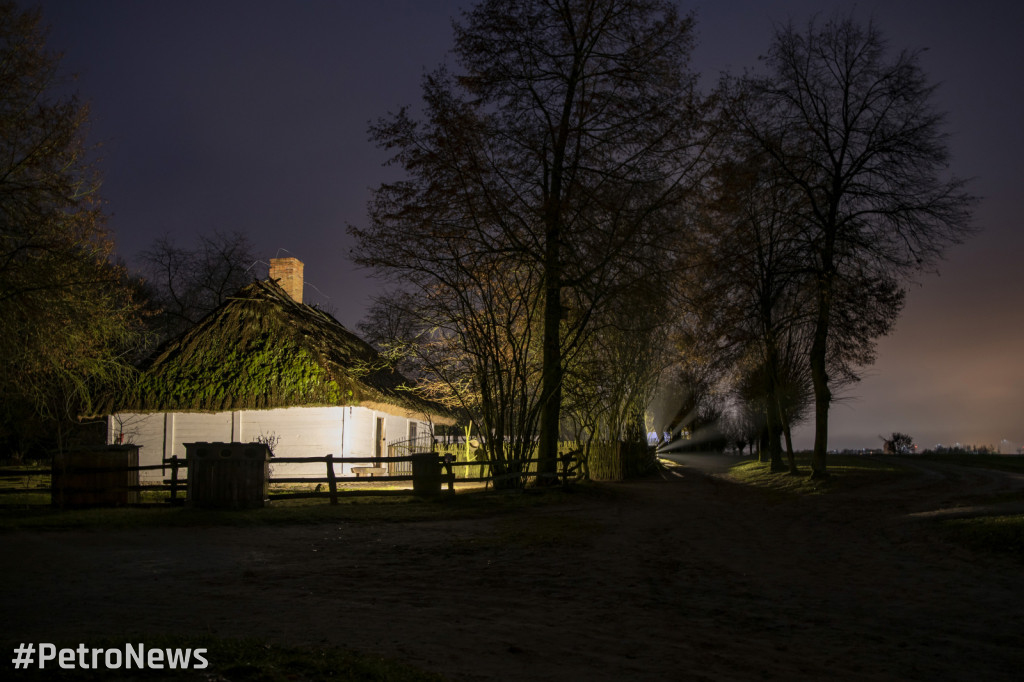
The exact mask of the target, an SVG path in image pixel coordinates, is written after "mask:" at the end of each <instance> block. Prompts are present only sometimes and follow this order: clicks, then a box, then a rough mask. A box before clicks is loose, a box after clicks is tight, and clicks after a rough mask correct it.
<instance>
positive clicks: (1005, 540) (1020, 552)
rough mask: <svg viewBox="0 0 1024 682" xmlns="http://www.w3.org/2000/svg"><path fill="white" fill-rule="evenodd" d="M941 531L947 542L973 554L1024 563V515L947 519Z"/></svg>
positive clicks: (942, 523)
mask: <svg viewBox="0 0 1024 682" xmlns="http://www.w3.org/2000/svg"><path fill="white" fill-rule="evenodd" d="M941 527H942V530H943V532H944V533H945V535H946V537H948V538H949V539H950V540H952V541H953V542H956V543H959V544H961V545H964V546H966V547H969V548H971V549H973V550H977V551H982V552H990V553H996V554H1009V555H1012V556H1015V557H1016V558H1018V559H1024V515H1021V514H1017V515H1014V516H980V517H977V518H970V519H949V520H946V521H942V522H941Z"/></svg>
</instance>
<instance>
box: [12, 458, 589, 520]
mask: <svg viewBox="0 0 1024 682" xmlns="http://www.w3.org/2000/svg"><path fill="white" fill-rule="evenodd" d="M429 455H434V456H433V457H429ZM418 457H420V458H423V457H425V458H426V459H425V460H424V459H421V460H420V461H421V462H424V461H425V462H427V464H428V465H429V466H430V467H431V469H433V470H434V471H433V473H434V475H433V476H431V478H432V481H431V482H430V484H431V485H432V484H434V483H436V485H437V488H436V490H437V492H440V491H441V486H442V484H447V489H448V490H449V491H453V490H454V484H455V482H456V475H455V471H456V470H457V469H459V468H462V467H479V466H480V465H481V463H480V462H476V461H468V462H459V461H456V458H455V457H454V456H453V455H452V454H450V453H448V454H439V453H436V452H433V453H416V454H412V455H405V456H400V457H345V458H341V457H335V456H334V455H333V454H329V455H325V456H323V457H273V458H272V459H271V460H270V464H272V465H276V464H315V463H323V464H324V468H325V475H324V476H322V477H301V476H273V475H271V476H270V477H269V481H268V483H269V485H274V484H295V483H305V484H308V485H311V486H316V489H315V490H309V491H295V492H283V493H282V492H273V493H271V494H270V496H269V497H270V499H271V500H281V499H296V498H315V497H327V498H330V501H331V504H338V499H339V497H341V496H358V495H375V496H376V495H409V494H410V492H412V493H413V494H416V488H417V486H416V485H415V484H416V481H417V476H416V474H415V473H413V474H404V473H403V474H397V475H374V476H372V477H371V478H369V479H368V478H365V477H360V476H339V475H338V474H337V473H336V472H335V466H336V465H339V464H349V465H352V464H367V465H371V466H374V467H378V466H380V465H382V464H385V465H390V464H392V463H403V464H402V465H401V466H402V468H403V469H405V464H408V463H412V464H413V470H414V471H415V466H416V459H417V458H418ZM540 463H541V460H539V459H529V460H523V461H520V462H518V463H516V464H517V465H518V466H521V467H522V469H523V470H522V471H507V472H505V473H501V474H493V473H492V474H490V475H487V476H466V477H464V478H463V477H460V478H458V479H457V480H458V482H459V483H484V484H485V485H487V486H489V485H492V484H494V483H495V482H501V481H505V480H509V479H513V478H554V479H556V481H557V482H558V483H560V484H561V485H568V484H569V483H571V482H572V481H574V480H576V479H577V478H578V477H579V474H580V466H579V452H578V451H572V452H569V453H566V454H564V455H562V456H560V457H559V458H558V459H557V464H556V470H555V471H554V472H550V473H538V472H537V471H536V470H531V468H532V467H531V465H534V464H540ZM490 466H491V467H492V468H493V467H494V465H493V464H491V465H490ZM389 468H390V467H389ZM167 469H170V472H169V476H168V477H167V478H165V479H163V482H162V483H156V484H152V483H150V484H139V483H127V484H118V485H117V486H116V489H117V490H118V491H122V492H129V493H136V497H135V499H136V500H137V499H138V498H137V494H138V493H141V492H167V493H169V494H168V497H167V498H166V500H165V501H166V502H167V503H170V504H172V505H176V504H182V503H184V502H185V499H186V498H185V496H186V495H187V491H188V478H187V472H188V460H187V458H184V457H182V458H179V457H178V456H173V457H171V458H170V459H169V460H167V461H166V462H165V463H163V464H149V465H141V466H138V465H137V466H100V467H93V466H87V467H86V466H69V465H66V464H63V465H61V466H59V471H58V467H57V466H56V465H55V466H53V467H51V468H50V469H49V470H24V469H0V480H4V481H6V480H10V479H25V480H28V479H30V478H39V477H44V476H46V477H49V479H50V485H48V486H35V487H28V486H27V483H26V484H25V485H26V487H8V486H6V485H4V486H0V496H2V495H12V494H21V495H25V494H38V495H42V494H47V493H48V494H49V496H50V499H51V503H53V504H54V505H55V506H63V504H62V503H59V502H58V500H60V501H61V502H62V501H63V500H65V499H67V498H68V496H69V495H71V496H73V494H75V493H97V492H103V491H105V490H107V489H106V488H104V487H94V486H83V485H82V484H81V482H82V481H83V480H87V479H83V477H102V476H103V475H106V474H125V473H127V474H132V473H135V474H137V473H138V472H141V471H156V470H163V471H166V470H167ZM183 470H184V472H185V475H183V474H182V471H183ZM76 475H77V478H75V476H76ZM57 480H60V481H62V483H61V484H60V485H54V483H53V482H54V481H57ZM72 480H73V481H75V483H74V484H73V485H68V484H67V482H68V481H72ZM94 480H95V479H94ZM410 481H411V482H413V484H414V485H413V490H412V491H410V490H409V489H408V488H403V489H397V490H395V489H392V490H387V489H380V488H371V487H369V485H366V486H361V487H357V488H346V489H345V490H344V491H341V490H339V486H340V485H344V484H348V483H364V484H377V483H392V482H410ZM324 484H326V489H325V490H321V489H320V488H321V486H323V485H324ZM0 501H2V497H0ZM136 503H137V502H136Z"/></svg>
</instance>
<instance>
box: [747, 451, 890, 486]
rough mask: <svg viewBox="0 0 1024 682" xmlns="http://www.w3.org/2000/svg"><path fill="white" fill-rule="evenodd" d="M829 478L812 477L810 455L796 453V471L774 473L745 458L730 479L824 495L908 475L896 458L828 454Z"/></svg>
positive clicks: (764, 463)
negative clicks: (793, 472)
mask: <svg viewBox="0 0 1024 682" xmlns="http://www.w3.org/2000/svg"><path fill="white" fill-rule="evenodd" d="M826 463H827V467H828V472H829V474H830V476H829V478H826V479H812V478H811V476H810V473H811V455H810V454H809V453H803V454H797V455H796V464H797V468H798V469H799V470H800V472H799V473H797V474H790V473H789V472H788V471H784V472H772V471H771V465H770V464H769V463H768V462H758V461H756V460H755V461H746V462H742V463H739V464H736V465H735V466H733V467H732V468H730V469H729V478H731V479H732V480H734V481H736V482H737V483H742V484H743V485H749V486H754V487H758V488H765V489H769V490H773V491H776V492H779V493H783V494H787V495H821V494H825V493H830V492H838V491H844V490H852V489H854V488H858V487H860V486H863V485H868V484H870V483H875V482H878V481H883V480H886V479H888V478H892V477H894V476H901V475H905V474H906V470H905V469H903V467H901V466H900V465H899V463H898V462H895V461H893V460H886V459H883V458H876V457H865V456H861V455H829V456H828V459H827V460H826Z"/></svg>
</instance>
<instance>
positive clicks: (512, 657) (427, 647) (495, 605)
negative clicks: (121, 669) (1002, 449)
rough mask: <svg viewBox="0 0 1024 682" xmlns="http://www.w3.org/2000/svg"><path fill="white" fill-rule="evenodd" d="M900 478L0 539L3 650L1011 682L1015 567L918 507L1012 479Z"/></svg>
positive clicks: (1019, 578)
mask: <svg viewBox="0 0 1024 682" xmlns="http://www.w3.org/2000/svg"><path fill="white" fill-rule="evenodd" d="M920 466H921V469H920V470H919V471H918V472H917V473H916V474H915V475H912V476H906V477H902V478H901V479H899V480H897V481H895V482H892V483H887V484H884V485H879V486H875V487H872V488H868V489H863V490H860V491H858V492H857V493H856V494H851V495H834V496H824V497H815V498H803V499H789V498H784V499H783V498H779V497H778V496H775V495H770V494H766V493H764V492H763V491H758V490H753V489H749V488H744V487H742V486H738V485H735V484H732V483H730V482H728V481H726V480H725V479H723V478H721V477H719V476H716V475H713V474H709V473H704V472H701V471H698V470H697V469H696V468H694V467H693V466H690V467H678V468H674V469H671V470H670V471H667V472H665V473H664V474H663V475H661V476H659V477H656V478H651V479H647V480H642V481H637V482H631V483H627V484H621V485H618V486H615V487H614V490H615V493H614V494H613V495H611V496H610V498H609V499H605V500H602V499H595V498H594V497H593V496H580V498H579V500H578V502H575V503H570V504H568V505H559V506H541V507H536V508H531V509H527V510H523V511H520V512H517V513H516V514H515V515H513V516H500V517H494V518H486V519H472V520H458V521H444V522H419V523H389V524H369V525H368V524H355V523H346V522H338V523H335V524H329V525H322V526H300V527H261V528H203V529H178V528H171V529H158V530H147V531H136V530H132V531H75V532H65V531H59V532H38V533H36V532H33V533H28V532H16V533H7V534H4V535H2V536H0V542H2V543H3V547H4V552H3V558H2V560H0V564H2V567H0V577H2V580H3V585H4V587H3V591H2V595H0V612H2V613H3V614H4V625H3V629H4V635H5V636H4V637H3V641H10V640H12V639H17V640H25V641H32V640H34V641H49V640H53V639H56V638H65V639H66V638H75V637H78V638H81V639H83V641H88V637H97V636H101V635H103V636H111V637H118V636H122V635H125V634H127V633H143V634H146V633H162V632H168V633H175V634H181V633H187V632H189V631H192V632H196V633H211V634H215V635H217V636H220V637H231V636H242V635H244V636H256V637H261V638H264V639H266V640H268V641H274V642H282V643H311V644H337V645H340V646H345V647H350V648H355V649H360V650H364V651H375V652H381V653H383V654H385V655H387V656H390V657H393V658H396V659H400V660H405V661H407V662H409V663H412V664H415V665H417V666H420V667H422V668H424V669H427V670H432V671H437V672H440V673H442V674H445V675H447V676H449V677H451V678H452V679H456V680H572V681H575V680H716V681H721V680H743V681H747V680H752V679H779V680H928V681H929V682H934V681H937V680H971V681H972V682H974V681H987V680H1019V679H1021V676H1022V675H1024V598H1022V597H1024V567H1022V565H1021V564H1020V563H1015V562H1013V561H1010V560H1008V559H1007V560H1003V559H1000V558H998V557H991V556H977V555H975V554H973V553H971V552H968V551H967V550H964V549H960V548H958V547H956V546H953V545H950V544H947V543H946V542H944V541H943V540H942V537H941V535H940V534H938V533H936V532H935V525H934V524H935V521H934V519H932V518H931V516H934V515H936V514H941V513H944V512H943V511H942V510H949V509H952V508H956V509H959V510H960V511H961V512H962V511H963V508H962V507H954V506H953V505H956V504H958V503H959V502H960V501H963V500H965V499H967V500H968V501H970V498H971V496H973V495H975V494H984V495H990V494H993V493H994V492H1001V491H1011V490H1020V489H1021V488H1022V487H1024V480H1022V479H1021V477H1019V476H1016V477H1015V476H1011V475H1004V474H999V473H993V472H983V473H978V472H977V471H974V470H963V469H960V468H959V467H954V468H948V467H943V466H939V465H934V466H933V465H925V464H921V465H920ZM215 653H216V652H211V657H213V656H215Z"/></svg>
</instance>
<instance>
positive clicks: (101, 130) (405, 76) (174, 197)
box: [23, 0, 1024, 451]
mask: <svg viewBox="0 0 1024 682" xmlns="http://www.w3.org/2000/svg"><path fill="white" fill-rule="evenodd" d="M23 4H24V5H26V6H29V5H31V4H33V3H31V2H29V1H28V0H24V2H23ZM41 5H42V8H43V13H44V23H46V24H48V25H49V26H50V27H51V31H50V36H49V46H50V47H51V48H52V49H57V50H60V51H63V52H64V55H65V57H64V61H63V68H64V70H65V71H66V72H68V73H74V74H77V75H78V81H77V90H78V92H79V93H80V95H81V96H82V97H83V98H84V99H85V100H87V101H88V102H89V103H90V104H91V108H92V109H91V110H92V114H91V119H92V133H91V141H92V142H95V143H101V144H102V145H103V148H102V171H103V174H104V178H105V181H104V185H103V188H102V196H103V197H104V199H105V200H106V201H107V202H108V210H109V212H110V214H111V220H110V226H111V227H112V228H113V231H114V233H115V236H116V242H117V251H118V254H119V255H121V256H122V257H124V258H125V259H126V260H127V261H128V262H129V264H131V263H132V262H133V260H134V259H135V258H136V257H137V255H138V254H139V252H140V251H142V250H144V249H145V248H147V247H148V246H149V245H150V244H151V243H152V241H153V239H154V238H155V237H157V236H160V235H163V234H170V235H172V236H173V237H174V238H175V240H176V241H177V242H178V244H179V245H181V246H193V245H195V244H196V241H197V235H200V234H206V233H210V232H212V231H213V230H218V229H219V230H223V231H233V230H239V231H243V232H245V233H246V234H248V236H249V238H250V239H251V241H252V243H253V245H254V246H255V248H256V250H257V251H258V253H260V254H261V257H262V259H263V260H267V259H269V258H271V257H273V256H275V255H291V256H295V257H297V258H299V259H301V260H302V261H304V262H305V264H306V270H305V273H306V281H307V283H309V284H310V285H311V286H310V287H307V289H306V299H307V302H317V303H321V304H323V305H325V306H326V307H328V309H330V310H332V311H334V312H335V314H336V315H337V317H338V318H339V320H341V322H342V323H343V324H345V325H347V326H349V327H354V326H355V325H356V323H357V322H358V321H359V320H360V319H361V318H362V316H363V313H364V311H365V309H366V307H367V306H368V305H369V303H370V299H371V296H372V295H373V294H374V292H375V291H377V290H378V289H379V286H380V285H379V283H377V282H376V281H374V280H372V279H370V278H369V275H368V273H367V272H366V271H361V270H359V269H357V268H355V266H353V265H352V263H351V262H350V260H349V250H350V248H351V243H350V241H349V239H348V237H347V235H346V234H345V227H346V225H348V224H356V225H362V224H364V223H365V220H366V210H365V207H366V203H367V201H368V199H369V197H370V190H371V188H373V187H375V186H376V185H377V184H379V183H380V182H381V181H382V180H385V179H393V178H394V177H396V176H395V171H394V170H392V169H388V168H385V167H383V162H384V160H385V159H386V155H385V154H384V152H382V151H380V150H378V149H376V148H375V147H374V146H373V144H372V143H370V142H369V141H368V136H367V125H368V123H369V122H370V121H371V120H375V119H376V118H378V117H380V116H383V115H385V114H387V113H388V112H390V111H394V110H396V109H397V108H398V107H400V106H402V105H407V104H408V105H413V106H415V105H416V103H417V101H418V98H419V92H420V90H419V85H420V80H421V77H422V75H423V74H424V73H425V72H426V71H429V70H432V69H433V68H434V67H436V66H437V65H439V64H441V63H442V62H443V61H444V60H445V59H446V56H447V52H448V50H449V49H450V47H451V44H452V35H451V28H450V26H451V19H452V18H453V17H455V16H457V15H458V13H459V8H460V7H466V6H468V5H469V3H467V2H451V1H440V0H428V1H419V2H418V1H413V0H405V1H400V0H378V1H376V2H356V1H350V2H343V1H333V0H332V1H328V0H322V1H306V2H285V1H284V0H281V1H279V2H261V1H258V0H244V1H227V0H215V1H211V0H196V1H186V0H176V1H175V2H137V1H127V0H121V1H113V0H111V1H108V0H89V1H88V2H83V1H81V0H45V1H43V2H42V3H41ZM680 6H681V8H682V9H684V10H690V9H692V10H694V11H695V12H696V13H697V28H698V35H699V45H698V47H697V49H696V51H695V53H694V55H693V68H694V70H695V71H697V72H699V73H701V74H702V75H703V82H704V83H705V84H706V85H709V86H710V85H713V84H714V83H715V82H716V80H717V78H718V74H719V73H720V72H721V71H722V70H725V69H730V70H732V71H733V72H737V71H739V70H742V69H743V68H751V67H756V66H757V56H758V55H759V54H762V53H763V52H764V51H765V50H766V49H767V46H768V43H769V40H770V37H771V30H772V25H773V22H779V21H786V20H787V19H788V18H790V17H792V18H793V19H794V20H795V21H796V22H797V23H803V22H804V21H805V20H806V19H807V18H809V17H810V16H811V15H812V14H813V13H814V12H825V13H829V12H831V11H832V10H833V9H840V10H842V11H849V10H850V9H851V8H854V7H855V8H856V9H855V16H857V17H858V18H862V19H866V18H868V17H869V16H873V17H874V19H875V21H876V22H877V23H878V25H879V26H880V27H881V28H882V30H883V32H884V33H885V35H886V36H887V37H888V38H889V40H890V43H891V45H892V46H893V47H894V48H897V49H902V48H927V52H925V53H924V54H923V57H922V64H923V66H924V68H925V71H926V73H927V74H928V75H929V77H930V78H931V80H932V81H933V82H938V83H940V84H941V86H940V88H939V91H938V93H937V103H938V106H939V108H940V109H942V110H944V111H946V112H948V128H947V130H948V132H949V133H950V135H951V139H950V149H951V151H952V161H953V170H954V171H955V173H956V174H957V175H960V176H963V177H971V178H975V180H974V181H973V184H972V185H971V191H972V192H974V193H975V194H977V195H979V196H981V197H982V199H983V200H982V203H981V204H980V206H979V208H978V210H977V213H976V223H977V226H978V227H979V228H980V229H981V230H982V231H981V233H980V234H979V235H977V236H975V237H973V238H972V239H971V240H970V241H969V242H968V243H967V244H965V245H963V246H960V247H956V248H954V249H953V250H951V251H950V252H949V253H948V254H947V259H946V262H944V263H942V264H941V265H940V274H939V275H933V274H929V275H924V276H922V277H920V278H919V281H918V283H917V285H915V286H913V287H912V289H911V292H910V295H909V297H908V301H907V306H906V309H905V311H904V313H903V315H902V317H901V318H900V320H899V322H898V324H897V326H896V330H895V332H894V333H893V334H891V335H890V336H889V337H887V338H884V339H882V340H881V342H880V344H879V357H878V362H877V363H876V364H875V365H874V366H873V367H870V368H868V369H867V370H866V371H865V378H864V380H863V381H862V382H860V383H859V384H857V385H855V386H854V387H852V388H851V389H850V390H849V391H847V393H846V394H845V396H844V398H843V399H842V400H841V402H840V403H838V404H836V405H835V406H834V407H833V410H832V425H831V433H832V438H831V439H830V446H831V447H833V448H860V447H880V446H881V441H880V440H879V438H878V435H880V434H886V435H887V434H889V433H891V432H892V431H897V430H899V431H904V432H907V433H910V434H911V435H912V436H914V438H915V439H916V442H917V443H918V445H919V446H921V447H922V448H925V447H932V446H934V445H936V444H938V443H944V444H946V445H951V444H953V443H955V442H960V443H963V444H977V445H982V444H992V445H997V446H998V445H999V443H1000V441H1001V440H1003V439H1005V440H1007V441H1009V442H1010V443H1012V445H1010V443H1004V444H1003V449H1004V451H1006V450H1007V449H1008V448H1011V447H1012V448H1014V449H1015V448H1017V447H1020V446H1021V445H1024V357H1022V356H1024V277H1022V267H1021V264H1022V255H1024V230H1022V229H1021V226H1020V224H1019V222H1020V219H1021V216H1022V215H1024V200H1022V198H1021V197H1022V195H1024V193H1022V190H1021V184H1022V181H1024V168H1022V166H1024V132H1022V131H1024V118H1022V116H1024V114H1022V112H1024V77H1022V73H1024V47H1022V45H1024V43H1022V42H1021V41H1020V40H1019V35H1018V34H1019V32H1020V30H1021V27H1022V26H1024V3H1019V2H1017V1H1016V0H1006V1H1003V2H996V1H987V0H976V1H975V2H962V1H949V2H935V1H931V2H929V1H913V2H911V1H907V2H903V1H899V0H887V1H885V2H871V1H868V2H859V3H854V2H825V1H823V0H791V1H788V2H785V1H777V2H765V1H761V2H757V1H753V0H750V1H742V2H741V1H735V2H734V1H729V0H718V1H710V0H705V1H703V2H693V3H685V2H684V3H681V5H680ZM811 443H812V434H811V431H810V429H809V428H808V427H802V428H800V429H799V430H798V432H797V445H798V446H799V447H810V445H811Z"/></svg>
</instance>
